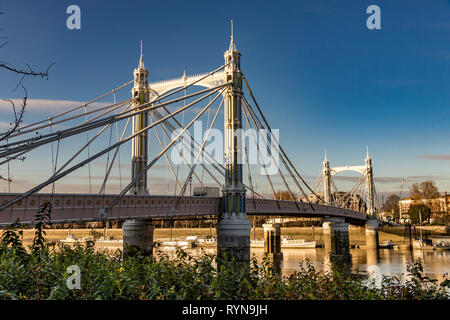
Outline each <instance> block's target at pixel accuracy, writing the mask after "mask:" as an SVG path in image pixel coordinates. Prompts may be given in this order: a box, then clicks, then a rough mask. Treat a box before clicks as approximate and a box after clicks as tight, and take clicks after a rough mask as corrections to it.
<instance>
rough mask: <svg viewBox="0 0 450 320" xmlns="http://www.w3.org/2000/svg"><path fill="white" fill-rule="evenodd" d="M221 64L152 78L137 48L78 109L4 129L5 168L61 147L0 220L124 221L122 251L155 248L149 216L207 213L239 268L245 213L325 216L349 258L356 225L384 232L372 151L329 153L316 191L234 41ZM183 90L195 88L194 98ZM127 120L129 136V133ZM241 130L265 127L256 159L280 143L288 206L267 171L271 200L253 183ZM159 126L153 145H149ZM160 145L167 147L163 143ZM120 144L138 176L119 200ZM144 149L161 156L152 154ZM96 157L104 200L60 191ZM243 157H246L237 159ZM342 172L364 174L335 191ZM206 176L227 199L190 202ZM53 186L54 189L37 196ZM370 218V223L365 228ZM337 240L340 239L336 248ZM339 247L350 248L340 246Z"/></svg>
mask: <svg viewBox="0 0 450 320" xmlns="http://www.w3.org/2000/svg"><path fill="white" fill-rule="evenodd" d="M224 58H225V63H224V64H223V65H222V66H220V67H218V68H216V69H214V70H212V71H210V72H207V73H203V74H198V75H193V76H187V75H186V74H185V73H184V74H183V75H182V76H181V77H179V78H175V79H171V80H166V81H159V82H149V72H148V70H147V69H146V68H145V65H144V59H143V54H142V43H141V56H140V60H139V64H138V67H137V68H136V69H135V70H134V72H133V76H134V78H133V79H132V80H130V81H128V82H126V83H125V84H123V85H121V86H119V87H117V88H115V89H113V90H111V91H109V92H107V93H105V94H102V95H101V96H99V97H97V98H95V99H93V100H91V101H89V102H86V103H84V104H82V105H80V106H77V107H74V108H71V109H70V110H67V111H64V112H61V113H59V114H56V115H53V116H52V117H50V118H46V119H42V120H40V121H37V122H34V123H32V124H27V125H23V126H20V127H19V129H18V130H16V131H14V132H5V133H3V134H2V136H0V137H3V138H2V140H0V166H1V168H2V170H3V169H4V168H5V166H7V165H9V162H10V161H13V160H15V159H20V158H21V157H24V156H25V155H27V154H28V153H30V152H32V151H33V150H38V149H39V148H46V147H47V148H48V147H49V146H51V151H52V154H53V153H54V152H56V156H55V155H52V161H51V166H52V174H51V175H50V177H49V178H48V179H46V180H45V181H42V182H40V183H39V184H37V185H36V186H34V187H32V188H30V189H29V190H26V191H24V192H21V193H0V225H1V226H6V225H12V224H14V223H16V222H18V221H19V222H20V223H21V224H32V223H34V220H35V214H36V212H37V210H38V209H39V208H40V206H41V205H42V204H44V203H46V202H50V203H51V205H52V214H51V217H52V222H54V223H79V222H92V221H108V220H126V222H125V223H124V225H123V232H124V250H125V246H126V245H127V246H128V245H129V246H130V247H133V246H134V247H139V248H143V249H149V250H151V246H152V244H153V224H152V222H151V221H152V219H156V218H157V219H171V218H184V219H189V218H193V217H208V218H213V219H217V220H218V223H217V234H218V252H219V254H220V253H221V252H226V253H227V254H229V255H230V256H233V257H235V258H236V259H238V260H242V261H248V259H249V242H250V228H251V226H250V222H249V219H248V217H247V216H248V215H266V216H291V217H321V218H324V221H326V222H327V228H328V230H330V239H332V240H331V241H332V242H333V243H335V245H332V247H333V248H332V251H333V252H334V253H335V255H338V256H339V255H346V254H347V253H348V250H347V249H346V248H345V246H347V247H348V224H349V223H350V224H354V225H366V228H367V226H368V225H369V226H372V227H370V230H372V231H373V230H375V231H377V228H378V224H377V223H376V221H377V220H376V219H377V208H378V207H377V202H378V201H377V198H376V191H375V185H374V183H373V168H372V162H371V159H370V157H369V155H368V154H367V158H366V161H365V165H363V166H354V167H349V166H347V167H334V168H331V167H330V165H329V162H328V160H327V159H326V158H325V161H324V162H323V170H322V173H321V175H320V176H319V177H318V178H317V180H316V182H315V183H314V184H313V185H312V186H309V185H308V184H307V183H306V181H305V180H304V179H303V178H302V176H301V175H300V173H299V170H297V168H296V167H295V166H294V165H293V161H291V159H290V158H289V157H288V155H287V153H286V152H285V150H284V148H283V146H282V145H280V144H279V141H278V139H277V138H276V137H275V135H272V134H270V133H271V132H272V128H271V127H270V125H269V123H268V121H267V119H266V117H265V116H264V114H263V112H262V108H261V107H260V105H259V104H258V102H257V100H256V98H255V96H254V95H253V92H252V90H251V89H250V86H249V84H248V81H247V79H246V77H245V74H244V73H243V71H242V69H241V53H240V52H239V51H238V50H237V48H236V45H235V42H234V39H233V34H232V36H231V41H230V44H229V48H228V50H227V51H226V52H225V54H224ZM130 85H133V87H132V88H131V92H132V97H131V99H125V100H123V101H120V102H117V101H116V97H117V95H118V93H119V92H121V90H122V89H124V88H126V87H128V86H130ZM199 88H201V89H199ZM188 90H191V91H189V93H188ZM111 97H113V99H114V102H113V103H112V104H107V105H104V104H102V105H101V106H98V104H97V103H98V102H99V101H102V100H103V99H106V98H111ZM219 101H220V102H219ZM198 106H200V108H199V107H198ZM214 107H216V109H215V110H214V112H213V117H212V120H211V117H210V113H211V111H212V109H213V108H214ZM189 109H190V110H194V111H193V113H194V117H193V118H192V119H191V121H189V123H187V124H185V123H184V122H185V119H184V116H185V111H187V110H189ZM222 109H223V119H224V138H223V140H224V141H223V144H224V149H223V155H224V157H223V159H224V161H223V163H221V162H220V161H217V159H216V157H215V156H213V155H212V154H211V153H210V152H208V151H207V148H206V145H207V141H208V139H209V136H210V133H211V131H212V128H213V127H214V124H215V123H216V120H217V119H218V118H219V116H220V115H221V114H222V113H221V111H222ZM206 114H207V115H208V124H209V127H208V130H207V131H206V133H205V135H204V137H203V138H200V139H198V138H196V137H194V136H193V135H191V134H190V132H189V129H190V128H191V127H192V126H193V124H194V123H195V122H196V121H198V120H199V119H200V118H201V117H202V116H203V117H205V115H206ZM180 117H182V120H180ZM210 120H211V121H210ZM75 122H76V123H75ZM130 122H131V133H130V134H128V135H127V132H129V131H130V128H129V127H130ZM62 124H66V127H65V128H63V129H60V130H54V128H55V126H56V125H62ZM67 124H70V125H67ZM119 126H120V128H121V129H122V134H116V135H117V139H116V141H112V138H111V136H112V131H113V127H115V128H116V130H117V132H118V128H119ZM243 128H247V129H254V130H256V132H257V131H258V130H266V131H267V132H269V134H268V136H267V138H266V139H260V143H259V144H258V142H257V137H255V135H253V136H252V135H250V137H248V138H249V141H250V139H253V140H254V143H255V145H256V153H257V156H258V159H259V160H261V161H262V160H263V159H262V158H263V152H262V151H263V149H267V148H268V147H270V146H275V149H272V152H270V153H269V155H268V156H269V157H270V162H271V165H274V166H275V167H276V171H277V177H278V178H279V179H280V180H281V185H282V188H283V190H286V191H287V193H288V195H289V200H282V199H281V198H280V197H279V194H278V193H277V192H276V190H275V183H274V181H273V179H274V177H273V176H272V177H271V175H270V174H268V173H267V168H266V167H265V166H262V168H260V170H263V169H264V170H266V174H264V176H265V179H267V181H266V185H267V186H268V188H269V189H270V191H271V192H272V196H264V195H263V194H261V193H260V192H258V191H257V190H256V187H255V185H254V180H255V179H254V177H252V174H253V175H254V174H255V170H253V171H252V169H251V168H250V164H249V161H248V158H249V154H248V146H247V145H246V139H245V137H242V132H243V131H242V129H243ZM152 131H153V132H154V136H156V138H157V142H158V145H157V147H154V146H153V145H152V146H150V148H149V138H150V133H151V132H152ZM108 132H109V133H110V134H109V143H107V144H104V143H101V144H100V147H99V148H98V149H99V150H95V151H93V146H94V142H95V140H97V139H99V137H100V136H102V134H103V135H105V134H106V135H107V134H108ZM251 132H255V131H251ZM85 136H86V143H84V144H83V145H82V146H81V147H80V148H78V149H76V150H73V154H72V155H71V156H70V157H68V159H67V160H66V161H65V162H62V163H61V161H62V160H61V159H59V158H58V154H59V148H60V146H61V144H62V143H64V142H65V141H66V140H67V141H68V139H69V138H71V137H74V138H79V140H80V141H83V139H84V137H85ZM186 137H187V138H186ZM106 141H108V140H106ZM153 141H155V139H153ZM165 141H169V142H167V143H164V142H165ZM261 142H262V145H261ZM125 143H130V144H131V181H129V183H128V184H127V185H126V186H125V187H123V186H122V188H121V191H120V192H119V193H106V188H107V186H108V181H109V177H110V175H111V172H112V170H113V166H115V165H116V164H117V163H116V162H117V160H118V159H120V150H121V149H122V150H123V148H124V144H125ZM260 145H261V146H260ZM183 148H186V150H190V151H189V153H190V154H186V152H183V150H182V149H183ZM54 149H56V151H54ZM159 149H160V151H158V150H159ZM149 150H151V151H152V152H153V154H154V156H150V153H149ZM169 150H175V154H177V155H178V156H179V157H180V159H182V161H183V163H184V165H183V167H184V169H185V170H186V172H187V174H186V177H185V179H184V181H181V179H180V177H179V175H178V168H177V170H175V165H174V164H172V163H171V159H170V157H169V156H168V154H169ZM275 153H276V154H279V161H276V159H275V157H274V154H275ZM86 154H87V156H86ZM187 155H190V156H191V157H190V159H191V160H189V159H186V158H187ZM101 157H103V158H105V157H106V159H107V162H106V168H105V174H104V177H103V181H102V184H101V187H100V190H99V192H98V193H94V192H92V190H91V192H89V193H84V194H79V193H72V194H69V193H58V192H55V183H56V182H58V181H61V180H62V179H63V178H65V177H68V176H69V175H70V174H72V173H74V172H75V174H76V172H77V170H80V169H81V168H83V167H85V168H86V166H90V164H91V163H92V162H94V161H96V160H98V159H99V158H101ZM160 159H163V160H165V161H166V162H167V167H168V168H169V169H170V172H171V174H172V176H173V179H174V181H175V185H174V190H175V192H174V194H173V195H158V194H155V193H154V192H152V190H151V188H149V185H148V184H147V183H148V181H150V182H151V181H152V175H151V174H149V172H151V170H150V169H151V168H152V167H154V166H155V164H156V163H158V162H159V161H160ZM241 159H244V161H240V160H241ZM163 160H161V161H163ZM26 163H27V161H25V164H26ZM176 166H177V167H178V165H176ZM89 168H90V167H89ZM200 170H201V173H200ZM264 170H263V171H264ZM344 170H354V171H357V172H359V173H360V174H361V178H360V179H359V180H358V182H357V184H356V185H355V186H354V188H352V189H351V190H350V191H349V192H339V191H338V190H337V188H336V186H335V183H334V181H333V175H334V174H337V173H339V172H341V171H344ZM205 173H206V175H207V176H208V177H209V178H210V180H211V181H213V183H214V184H216V185H217V186H218V187H219V188H221V192H222V196H217V195H216V196H203V197H201V196H191V195H189V196H188V195H186V190H187V187H188V185H189V184H190V183H192V180H193V179H194V181H195V183H197V184H198V185H199V186H201V187H204V186H205V185H206V184H205V183H204V179H203V175H204V174H205ZM200 176H201V178H200ZM245 176H246V177H245ZM86 183H87V182H86ZM89 184H90V182H89ZM45 188H47V189H45ZM48 188H51V190H52V191H51V192H45V193H44V192H42V190H48ZM86 189H88V186H86ZM89 189H91V187H89ZM355 203H357V205H356V206H355ZM370 221H372V222H371V224H370V223H369V224H368V222H370ZM374 221H375V223H374ZM267 230H268V231H267V232H269V233H270V232H272V233H273V232H275V235H274V237H272V238H270V237H269V238H270V239H272V240H270V239H269V241H279V227H278V229H276V228H275V231H273V230H274V229H273V228H271V229H270V230H269V229H267ZM276 230H278V231H276ZM368 234H369V233H368ZM273 239H275V240H273ZM333 239H334V240H333ZM342 239H344V240H343V241H341V240H342ZM345 239H346V240H345ZM376 241H377V240H376ZM341 243H344V245H343V249H342V248H341V247H342V245H341ZM275 248H276V246H275ZM274 250H277V249H274ZM342 250H343V251H342ZM124 252H125V251H124ZM272 253H273V254H277V252H272Z"/></svg>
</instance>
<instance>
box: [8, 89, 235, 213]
mask: <svg viewBox="0 0 450 320" xmlns="http://www.w3.org/2000/svg"><path fill="white" fill-rule="evenodd" d="M225 85H229V83H227V84H225ZM225 85H221V86H219V88H218V89H217V88H216V89H215V90H213V91H211V92H209V93H207V94H205V95H204V96H202V97H200V98H199V99H197V100H196V101H193V102H192V103H190V104H188V105H186V107H183V108H180V109H178V110H176V111H174V112H173V113H171V114H170V115H167V116H166V117H164V118H163V119H160V120H158V121H156V122H154V123H153V124H151V125H148V126H146V127H145V128H143V129H141V130H139V131H136V132H134V133H133V134H131V135H129V136H128V137H127V138H125V139H123V140H122V141H119V142H117V143H115V144H113V145H112V146H109V147H108V148H105V149H103V150H102V151H100V152H98V153H96V154H95V155H93V156H91V157H89V158H88V159H86V160H84V161H81V162H80V163H78V164H77V165H75V166H73V167H71V168H70V169H67V170H65V171H64V172H61V173H59V174H58V175H56V176H52V177H50V178H49V179H48V180H46V181H45V182H43V183H41V184H39V185H37V186H35V187H34V188H32V189H30V190H28V191H27V192H25V193H23V194H22V195H20V196H18V197H16V198H14V199H13V200H11V201H9V202H8V203H6V204H4V205H2V206H1V207H0V211H2V210H3V209H6V208H8V207H9V206H11V205H13V204H14V203H16V202H18V201H20V200H21V199H24V198H26V197H28V196H29V195H30V194H33V193H35V192H37V191H39V190H41V189H42V188H44V187H45V186H47V185H49V184H51V183H52V182H53V181H56V180H59V179H61V178H63V177H64V176H66V175H68V174H69V173H71V172H73V171H75V170H77V169H79V168H81V167H82V166H84V165H85V164H87V163H89V162H91V161H92V160H94V159H96V158H98V157H100V156H102V155H103V154H105V153H106V152H108V151H110V150H113V149H115V148H117V147H118V146H120V145H122V144H124V143H125V142H127V141H129V140H131V139H132V138H134V137H135V136H137V135H139V134H141V133H143V132H145V131H147V130H149V129H151V128H153V127H154V126H156V125H158V124H160V123H161V122H163V121H165V120H167V119H169V118H171V117H173V116H174V115H175V114H178V113H180V112H182V111H183V110H185V109H187V108H190V107H191V106H193V105H194V104H196V103H198V102H200V101H202V100H204V99H206V98H207V97H209V96H210V95H212V94H214V93H216V92H218V91H219V90H220V89H221V88H223V87H224V86H225Z"/></svg>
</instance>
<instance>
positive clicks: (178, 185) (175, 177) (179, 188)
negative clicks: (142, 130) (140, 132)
mask: <svg viewBox="0 0 450 320" xmlns="http://www.w3.org/2000/svg"><path fill="white" fill-rule="evenodd" d="M150 121H151V122H153V116H152V115H151V116H150ZM153 131H154V132H155V135H156V138H157V139H158V142H159V145H160V146H161V150H163V149H164V145H163V143H162V141H161V138H160V136H159V133H158V130H157V129H156V127H154V128H153ZM164 157H165V159H166V162H167V165H168V166H169V168H170V172H171V173H172V176H173V178H174V179H175V184H176V186H177V188H178V191H181V186H180V182H179V181H178V178H177V175H176V174H175V171H174V170H173V167H172V163H171V162H170V159H169V157H168V156H167V153H164Z"/></svg>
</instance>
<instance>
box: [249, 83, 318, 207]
mask: <svg viewBox="0 0 450 320" xmlns="http://www.w3.org/2000/svg"><path fill="white" fill-rule="evenodd" d="M242 78H243V79H244V83H245V85H246V87H247V90H248V92H249V93H250V96H251V97H252V100H253V102H254V103H255V105H256V107H257V109H258V111H259V113H260V114H261V117H262V119H263V121H264V123H265V124H266V126H267V128H268V129H269V130H271V129H270V126H269V123H268V122H267V120H266V118H265V117H264V114H263V113H262V110H261V108H260V107H259V105H258V102H257V101H256V99H255V97H254V96H253V92H252V91H251V89H250V86H249V84H248V82H247V79H246V78H245V75H242ZM278 145H279V146H280V151H281V153H282V154H283V155H284V156H285V158H286V160H287V162H288V163H289V165H290V166H291V167H292V169H293V170H294V172H295V173H296V175H297V176H298V178H299V179H300V180H301V181H302V182H303V184H304V185H305V186H306V187H307V188H308V189H309V190H310V191H311V192H312V193H313V194H314V195H315V196H316V197H318V196H317V195H316V194H315V193H314V191H313V190H312V189H311V188H310V187H309V185H308V184H307V183H306V181H305V180H304V179H303V178H302V176H301V175H300V174H299V173H298V171H297V169H296V168H295V166H294V165H293V164H292V162H291V160H290V159H289V157H288V156H287V154H286V153H285V152H284V149H283V147H281V145H280V144H279V143H278ZM308 202H309V200H308ZM310 204H311V202H310ZM313 210H314V209H313Z"/></svg>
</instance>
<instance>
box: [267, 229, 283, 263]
mask: <svg viewBox="0 0 450 320" xmlns="http://www.w3.org/2000/svg"><path fill="white" fill-rule="evenodd" d="M263 228H264V253H265V254H266V256H267V258H269V261H270V262H271V263H272V265H273V267H274V268H275V269H281V263H282V261H283V253H282V252H281V224H279V223H270V224H263Z"/></svg>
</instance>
